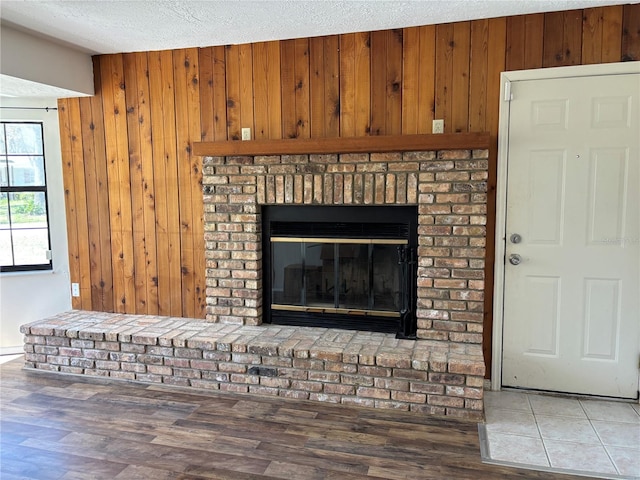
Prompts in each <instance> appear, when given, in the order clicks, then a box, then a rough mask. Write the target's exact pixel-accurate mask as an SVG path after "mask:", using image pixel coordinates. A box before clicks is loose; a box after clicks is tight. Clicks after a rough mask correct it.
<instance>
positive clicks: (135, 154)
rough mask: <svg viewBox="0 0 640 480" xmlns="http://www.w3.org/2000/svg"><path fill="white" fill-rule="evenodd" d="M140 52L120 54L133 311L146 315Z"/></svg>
mask: <svg viewBox="0 0 640 480" xmlns="http://www.w3.org/2000/svg"><path fill="white" fill-rule="evenodd" d="M138 55H141V54H139V53H126V54H124V55H123V65H124V82H125V85H126V86H127V88H126V89H125V101H126V105H127V110H126V111H127V135H128V137H129V167H130V169H129V171H130V183H131V219H132V222H133V246H134V252H133V253H134V255H133V260H134V262H133V263H134V284H135V295H136V296H135V312H140V313H147V307H148V300H147V289H146V285H145V283H146V281H147V278H146V268H145V267H146V265H145V263H146V262H145V256H144V250H145V245H144V243H145V237H144V200H143V196H144V194H143V191H142V154H141V151H140V149H141V147H140V145H141V143H142V142H141V139H140V129H139V127H138V118H139V113H138V95H139V91H140V89H139V88H138V83H137V82H138V78H137V74H136V57H137V56H138Z"/></svg>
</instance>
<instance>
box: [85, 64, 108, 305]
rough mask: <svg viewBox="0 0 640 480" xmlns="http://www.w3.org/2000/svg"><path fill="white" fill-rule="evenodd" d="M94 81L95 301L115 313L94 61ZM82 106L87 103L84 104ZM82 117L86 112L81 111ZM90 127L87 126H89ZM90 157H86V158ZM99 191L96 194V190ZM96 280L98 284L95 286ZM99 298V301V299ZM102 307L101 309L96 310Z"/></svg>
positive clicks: (97, 66)
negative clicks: (96, 257) (96, 260)
mask: <svg viewBox="0 0 640 480" xmlns="http://www.w3.org/2000/svg"><path fill="white" fill-rule="evenodd" d="M93 78H94V83H95V92H96V93H95V95H94V96H92V97H90V98H89V107H88V109H89V110H90V112H91V118H90V120H89V121H90V123H89V125H88V131H89V132H90V136H91V137H92V142H93V152H92V155H90V156H89V157H90V161H91V158H92V159H93V161H94V163H95V170H94V173H95V180H94V181H95V183H93V184H89V183H88V185H89V186H88V187H87V195H89V194H91V195H94V194H95V200H93V201H92V202H89V201H88V203H89V204H93V203H95V204H96V208H97V212H88V214H89V216H90V219H91V218H94V217H93V216H94V214H95V215H96V216H95V219H94V222H96V223H97V225H98V231H97V237H94V238H95V242H96V251H99V254H100V257H99V258H100V265H99V267H98V270H99V274H95V275H94V272H92V299H93V308H94V309H98V308H99V309H100V310H101V311H105V312H112V311H113V302H114V298H113V274H112V258H111V255H112V252H111V230H110V225H109V194H108V192H107V190H108V178H107V157H106V150H105V137H104V112H103V110H102V86H101V75H100V62H99V61H98V60H97V59H95V58H94V62H93ZM80 105H81V107H82V106H83V104H82V103H81V104H80ZM81 114H82V112H81ZM85 128H86V126H85ZM85 158H86V156H85ZM92 190H95V191H92ZM94 279H95V283H94ZM96 297H97V298H96ZM95 305H100V306H101V307H96V306H95Z"/></svg>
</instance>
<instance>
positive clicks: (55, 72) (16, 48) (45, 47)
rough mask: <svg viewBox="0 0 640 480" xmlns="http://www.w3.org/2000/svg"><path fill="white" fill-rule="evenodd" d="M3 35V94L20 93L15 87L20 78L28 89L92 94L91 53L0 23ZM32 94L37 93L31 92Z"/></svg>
mask: <svg viewBox="0 0 640 480" xmlns="http://www.w3.org/2000/svg"><path fill="white" fill-rule="evenodd" d="M0 35H1V37H2V42H0V57H1V58H2V62H1V63H0V73H1V74H2V80H3V82H2V83H3V85H2V92H3V94H7V93H9V94H11V95H12V96H15V95H20V93H18V92H15V91H14V90H13V87H14V85H15V84H16V83H17V81H20V80H22V81H25V87H24V88H25V89H28V90H29V91H31V90H34V89H35V90H38V88H40V89H42V88H43V87H49V88H52V89H53V90H49V91H51V92H55V93H52V94H50V95H52V96H53V95H56V96H58V97H63V96H66V97H69V96H72V97H79V96H84V95H93V93H94V89H93V64H92V62H91V56H90V55H89V54H87V53H83V52H79V51H77V50H73V49H71V48H68V47H65V46H62V45H58V44H56V43H52V42H49V41H47V40H44V39H42V38H37V37H34V36H32V35H29V34H27V33H24V32H20V31H18V30H14V29H12V28H10V27H7V26H6V25H2V26H0ZM45 91H46V89H45ZM22 95H24V92H22ZM22 95H21V96H22ZM29 96H34V95H33V94H32V92H30V94H29ZM38 96H41V95H38Z"/></svg>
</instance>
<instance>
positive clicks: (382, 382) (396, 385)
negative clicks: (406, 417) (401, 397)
mask: <svg viewBox="0 0 640 480" xmlns="http://www.w3.org/2000/svg"><path fill="white" fill-rule="evenodd" d="M373 384H374V386H375V387H376V388H384V389H387V390H397V391H401V392H406V391H408V390H409V381H408V380H396V379H390V378H374V379H373ZM407 401H408V400H407Z"/></svg>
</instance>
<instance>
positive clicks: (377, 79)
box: [356, 30, 388, 135]
mask: <svg viewBox="0 0 640 480" xmlns="http://www.w3.org/2000/svg"><path fill="white" fill-rule="evenodd" d="M387 34H388V31H385V30H380V31H376V32H371V126H370V129H369V133H370V134H371V135H385V134H386V133H387V132H386V128H385V119H386V112H387ZM356 88H358V87H356Z"/></svg>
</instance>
